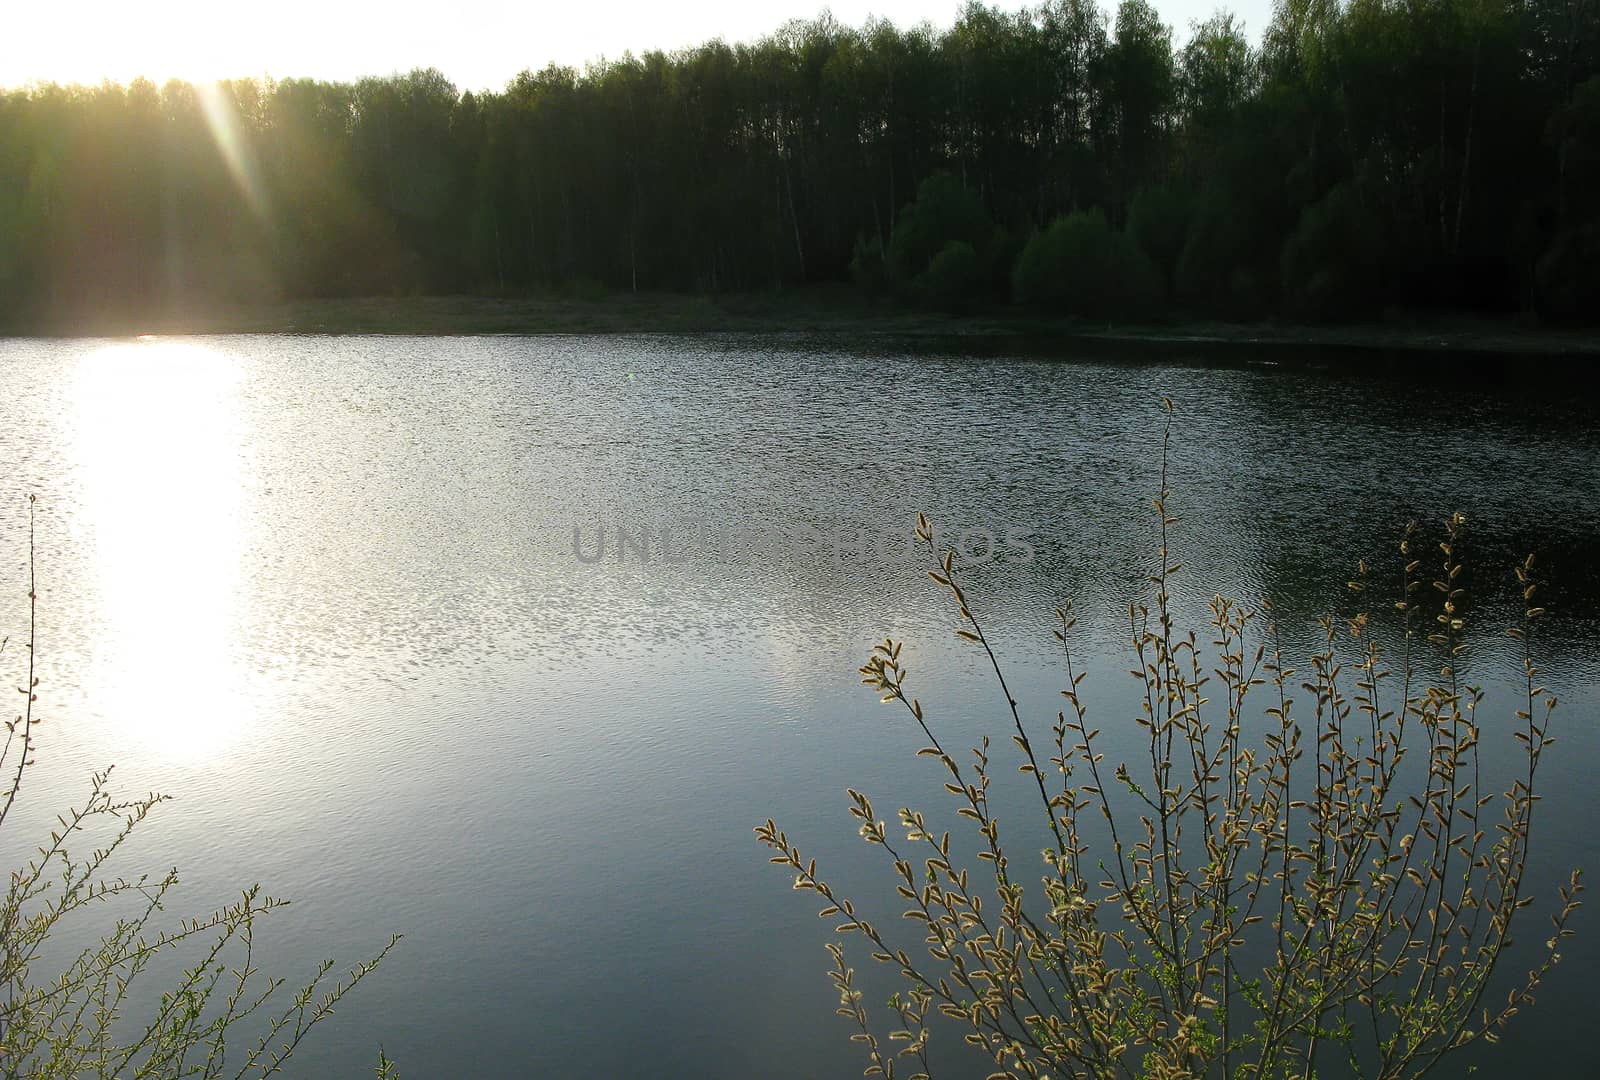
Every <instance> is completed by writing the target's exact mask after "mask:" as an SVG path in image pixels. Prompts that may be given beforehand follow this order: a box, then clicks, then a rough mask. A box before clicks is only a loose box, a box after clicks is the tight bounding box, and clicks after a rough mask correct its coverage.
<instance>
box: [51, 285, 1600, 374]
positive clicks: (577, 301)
mask: <svg viewBox="0 0 1600 1080" xmlns="http://www.w3.org/2000/svg"><path fill="white" fill-rule="evenodd" d="M21 329H22V331H23V332H24V333H28V334H31V335H35V336H40V335H42V336H83V335H88V336H114V337H129V336H134V335H139V334H163V335H167V334H239V333H301V334H551V333H557V334H560V333H571V334H578V333H584V334H588V333H603V334H610V333H669V334H670V333H684V334H690V333H784V334H789V333H802V334H807V333H815V334H832V333H838V334H850V335H863V334H869V335H879V336H888V337H896V336H948V337H970V338H991V339H1023V338H1026V339H1033V340H1036V341H1040V342H1044V343H1049V342H1056V341H1059V342H1062V343H1068V342H1071V341H1075V340H1076V341H1082V342H1086V343H1087V342H1096V343H1100V344H1101V345H1103V346H1128V347H1132V348H1138V347H1142V346H1153V347H1160V348H1165V349H1168V350H1170V349H1171V348H1172V347H1184V348H1187V349H1192V350H1206V349H1208V348H1210V347H1216V348H1218V349H1224V350H1234V349H1237V348H1238V347H1242V346H1252V345H1256V346H1267V347H1273V348H1278V349H1286V348H1291V347H1309V348H1310V349H1312V350H1332V351H1339V350H1358V351H1377V352H1385V353H1390V352H1406V353H1428V354H1434V355H1438V354H1451V353H1460V354H1471V355H1489V354H1500V355H1523V356H1544V357H1591V356H1600V332H1596V331H1584V330H1572V329H1545V328H1535V327H1527V326H1522V325H1519V324H1517V323H1515V322H1512V321H1510V320H1502V321H1493V320H1487V319H1481V318H1473V317H1448V318H1445V317H1437V316H1429V317H1421V316H1419V317H1417V318H1415V319H1395V320H1392V321H1387V322H1382V323H1362V324H1347V325H1331V326H1304V325H1293V324H1281V323H1249V324H1244V323H1220V322H1192V321H1172V322H1165V323H1152V324H1139V325H1133V324H1129V325H1108V324H1105V323H1098V322H1093V323H1091V322H1086V321H1083V320H1080V319H1065V318H1049V317H1040V316H1037V315H1032V314H1027V313H1023V312H1019V311H1014V310H1009V309H994V310H989V311H983V312H979V313H975V314H972V315H965V316H953V315H945V314H940V313H937V312H928V311H916V310H910V309H906V308H902V307H895V306H891V305H887V304H879V305H871V304H868V303H865V302H864V301H862V300H861V299H860V298H858V297H857V296H856V295H855V294H854V293H853V292H852V291H851V290H849V289H848V288H846V287H843V286H840V287H827V286H822V287H817V288H812V289H804V290H790V291H787V292H784V293H746V294H723V295H720V296H716V297H712V296H699V295H680V294H670V293H640V294H633V293H618V294H613V295H609V296H605V297H594V298H578V297H571V296H558V295H550V296H535V297H517V298H493V297H481V296H409V297H368V298H360V299H335V300H294V301H282V302H275V303H262V304H251V305H235V306H213V307H207V308H205V309H201V310H192V311H181V312H167V313H164V314H150V313H139V314H128V313H115V312H106V311H101V312H98V313H96V314H95V315H92V316H76V317H71V318H57V319H44V320H39V321H37V322H34V323H31V324H26V325H25V326H24V327H22V328H21Z"/></svg>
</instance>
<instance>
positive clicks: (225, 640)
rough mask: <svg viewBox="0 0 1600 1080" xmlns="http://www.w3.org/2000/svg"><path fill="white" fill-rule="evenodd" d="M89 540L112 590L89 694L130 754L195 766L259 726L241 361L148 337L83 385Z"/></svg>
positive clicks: (95, 637) (80, 442)
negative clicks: (243, 635)
mask: <svg viewBox="0 0 1600 1080" xmlns="http://www.w3.org/2000/svg"><path fill="white" fill-rule="evenodd" d="M72 389H73V393H72V399H73V402H74V420H75V457H76V462H77V466H78V470H79V475H80V481H81V490H82V493H83V505H82V517H81V519H80V520H81V521H82V522H83V533H82V535H81V536H80V540H81V541H82V542H83V543H84V544H85V546H86V549H87V551H86V554H89V555H90V565H91V566H92V567H93V570H94V577H95V585H96V587H97V593H96V595H95V598H94V601H93V610H94V613H95V614H94V624H95V629H94V631H93V634H92V638H91V642H90V657H89V671H88V672H87V673H86V676H87V678H86V685H85V687H84V689H85V691H86V692H87V694H88V697H89V700H90V701H91V702H94V703H95V708H96V711H97V712H99V713H100V714H101V715H103V716H104V717H105V720H106V723H107V724H108V725H110V728H111V730H112V732H114V733H115V735H116V738H117V741H118V743H119V744H122V747H123V748H125V749H128V750H134V751H142V752H145V753H150V754H154V755H159V756H161V757H164V758H167V759H173V760H181V761H189V762H194V761H197V760H200V759H206V758H212V757H215V756H217V755H219V754H221V753H222V752H224V751H225V750H226V749H227V748H228V747H229V746H230V745H231V744H233V743H234V742H235V741H236V740H237V739H238V737H239V735H240V734H241V733H242V732H243V731H244V730H245V729H246V728H247V727H248V725H249V724H250V722H251V720H252V716H251V712H250V709H249V695H248V693H247V692H246V687H245V668H244V665H243V664H241V662H240V661H239V659H238V657H237V656H236V654H235V649H234V643H235V642H237V641H238V639H239V629H240V619H241V613H242V611H241V609H242V604H241V596H242V588H241V564H242V561H243V557H244V542H245V522H244V517H243V511H244V505H243V503H244V499H245V494H244V492H243V480H244V475H243V467H242V461H243V458H242V454H243V450H244V442H243V428H242V420H241V409H240V402H239V376H238V372H237V370H236V368H235V367H234V366H233V364H232V363H231V362H230V360H229V358H228V357H226V356H225V355H222V354H220V353H218V352H215V351H213V350H211V349H207V348H204V347H201V346H198V345H193V344H187V343H175V342H168V341H160V340H154V341H150V340H143V339H141V340H140V341H139V342H138V343H136V344H133V343H123V344H116V345H111V346H108V347H106V348H103V349H100V350H97V351H95V352H92V353H89V354H87V355H85V356H84V357H83V359H82V360H81V361H80V362H79V364H78V367H77V370H76V372H75V378H74V382H73V388H72Z"/></svg>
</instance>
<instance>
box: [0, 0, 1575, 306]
mask: <svg viewBox="0 0 1600 1080" xmlns="http://www.w3.org/2000/svg"><path fill="white" fill-rule="evenodd" d="M842 279H850V280H854V281H855V282H857V283H858V284H859V285H860V287H861V288H862V289H863V290H864V291H865V292H867V293H869V294H873V295H883V296H893V297H899V298H901V299H903V300H907V301H911V302H918V303H926V304H931V305H938V306H941V307H948V308H960V307H963V306H972V305H979V304H985V303H1002V302H1007V301H1015V302H1018V303H1021V304H1024V305H1029V306H1031V307H1033V308H1036V309H1042V310H1048V311H1051V312H1055V313H1063V314H1079V315H1084V316H1089V317H1131V316H1139V315H1150V314H1160V313H1171V312H1181V313H1185V314H1188V315H1192V316H1216V317H1226V318H1251V317H1257V316H1263V315H1279V316H1286V317H1290V318H1300V319H1337V318H1359V317H1372V316H1376V315H1380V314H1382V313H1383V312H1384V311H1385V310H1386V309H1390V308H1400V309H1422V308H1447V309H1453V310H1473V311H1485V312H1496V313H1523V314H1535V313H1536V314H1537V315H1539V316H1541V317H1544V318H1556V319H1593V318H1594V315H1595V310H1596V308H1597V307H1600V304H1596V299H1597V298H1600V5H1596V4H1595V3H1594V0H1520V2H1519V0H1346V2H1343V3H1340V2H1337V0H1281V2H1280V4H1279V6H1278V7H1277V9H1276V10H1275V13H1274V16H1273V18H1272V21H1271V23H1270V25H1269V26H1268V27H1267V28H1265V31H1264V33H1263V35H1262V38H1261V42H1260V45H1259V46H1256V45H1254V44H1252V42H1251V40H1250V39H1249V38H1248V37H1247V36H1246V34H1245V32H1244V29H1243V27H1242V26H1241V25H1240V24H1239V23H1238V22H1237V21H1236V20H1235V19H1234V18H1233V17H1231V16H1229V15H1227V14H1218V15H1216V16H1215V17H1213V18H1211V19H1210V20H1208V21H1206V22H1204V23H1201V24H1198V25H1195V26H1193V27H1191V28H1188V32H1187V33H1186V34H1185V35H1184V39H1183V43H1182V44H1181V45H1180V44H1178V38H1177V36H1175V34H1174V31H1173V29H1172V28H1170V27H1168V26H1166V25H1164V24H1163V23H1162V22H1161V20H1160V18H1159V17H1158V15H1157V13H1156V12H1155V10H1154V9H1153V8H1152V7H1151V6H1150V5H1149V4H1148V3H1146V2H1145V0H1123V2H1122V3H1121V4H1120V6H1118V7H1117V8H1116V10H1115V11H1114V12H1110V11H1105V10H1102V9H1100V8H1098V7H1097V6H1095V5H1094V3H1093V2H1092V0H1050V2H1049V3H1046V4H1044V5H1043V6H1041V7H1037V8H1031V9H1028V10H1025V11H1023V12H1021V13H1017V14H1013V13H1009V12H1002V11H998V10H995V9H991V8H988V7H984V6H982V5H980V4H976V3H974V4H971V5H969V6H967V7H966V8H965V9H964V10H963V11H962V12H961V13H960V14H959V16H958V18H957V19H956V21H955V22H954V24H953V25H952V26H951V27H949V28H948V29H944V30H938V29H935V28H932V27H929V26H923V27H918V28H911V29H902V28H897V27H895V26H893V25H891V24H889V23H887V22H881V21H878V22H869V23H868V24H867V25H865V26H864V27H861V28H851V27H847V26H844V25H841V24H839V23H838V22H837V21H835V20H834V19H833V18H832V17H830V16H828V15H827V14H824V15H822V16H821V17H819V18H817V19H815V20H812V21H809V22H794V23H789V24H787V25H785V26H783V27H782V28H781V29H779V30H778V31H777V32H775V33H774V34H772V35H771V36H770V37H767V38H765V39H763V40H761V41H758V42H754V43H750V44H738V45H729V44H725V43H723V42H721V41H712V42H709V43H707V44H704V45H701V46H700V47H698V48H691V49H686V50H682V51H679V52H675V53H670V54H669V53H661V52H650V53H646V54H644V55H642V56H638V57H634V56H631V55H630V56H625V57H624V58H622V59H621V60H618V61H614V62H605V63H600V64H595V65H591V66H590V67H588V68H587V69H585V70H583V71H578V70H574V69H572V68H567V67H556V66H551V67H547V68H545V69H544V70H542V71H537V72H534V71H529V72H525V73H523V74H522V75H519V76H518V77H517V78H515V79H514V80H513V81H512V82H511V83H510V84H509V85H508V86H506V88H505V89H504V90H503V91H501V92H498V93H482V94H475V93H460V92H458V90H457V88H456V87H454V86H453V85H451V83H450V82H449V81H448V80H447V79H446V78H445V77H444V76H443V75H441V74H440V73H439V72H437V71H433V70H424V71H414V72H411V73H409V74H405V75H395V76H390V77H384V78H367V79H363V80H361V81H359V82H356V83H353V84H348V83H329V82H320V81H313V80H307V79H284V80H282V81H270V80H251V79H243V80H235V81H231V82H225V83H222V84H218V85H217V86H216V87H215V88H212V87H202V86H195V85H190V84H187V83H183V82H169V83H167V84H166V85H165V86H162V87H157V86H155V85H153V84H152V83H150V82H148V81H142V80H141V81H135V82H134V83H132V84H131V85H128V86H118V85H112V84H106V85H102V86H98V87H63V86H54V85H47V86H34V87H30V88H27V89H19V90H12V91H8V92H3V93H0V321H7V320H9V322H11V323H12V324H27V323H28V322H30V321H32V320H43V319H46V318H62V317H68V318H70V317H71V316H72V315H73V314H74V313H79V312H86V311H104V310H116V311H134V312H138V311H172V310H190V309H193V308H194V307H196V306H197V305H203V304H207V303H215V302H222V301H226V302H250V301H255V300H262V299H275V298H283V297H331V296H353V295H376V294H384V295H392V294H396V293H399V294H409V293H419V292H428V293H460V292H469V293H485V294H495V295H513V294H519V293H524V292H531V291H537V290H549V289H562V288H565V289H575V290H578V291H580V292H581V293H583V294H586V295H587V294H589V293H591V292H598V291H599V290H603V289H648V290H684V291H697V292H720V291H726V290H755V289H771V288H784V287H789V286H794V285H797V284H802V283H807V282H818V281H829V280H842Z"/></svg>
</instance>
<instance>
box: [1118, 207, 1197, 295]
mask: <svg viewBox="0 0 1600 1080" xmlns="http://www.w3.org/2000/svg"><path fill="white" fill-rule="evenodd" d="M1188 229H1189V205H1188V201H1187V200H1186V199H1185V198H1184V197H1183V196H1182V195H1180V194H1179V193H1178V192H1176V191H1174V190H1173V189H1172V188H1168V187H1145V188H1140V189H1139V193H1138V194H1137V195H1135V196H1134V197H1133V205H1132V206H1130V207H1129V208H1128V227H1127V233H1128V235H1129V236H1130V237H1132V239H1133V242H1134V243H1135V244H1137V245H1138V246H1139V250H1140V251H1143V252H1144V253H1145V255H1147V256H1148V257H1149V259H1150V261H1151V262H1152V263H1154V264H1155V266H1156V268H1157V269H1158V270H1159V271H1160V273H1161V281H1162V286H1163V289H1164V291H1165V292H1168V293H1170V292H1171V289H1172V279H1173V275H1174V274H1175V273H1176V271H1177V266H1178V256H1179V255H1181V254H1182V253H1183V243H1184V239H1185V236H1186V234H1187V232H1188Z"/></svg>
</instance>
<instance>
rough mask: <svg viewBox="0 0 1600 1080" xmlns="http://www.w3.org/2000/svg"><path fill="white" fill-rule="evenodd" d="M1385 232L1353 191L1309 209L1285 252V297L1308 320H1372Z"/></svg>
mask: <svg viewBox="0 0 1600 1080" xmlns="http://www.w3.org/2000/svg"><path fill="white" fill-rule="evenodd" d="M1381 253H1382V232H1381V226H1380V224H1379V222H1378V221H1377V219H1376V218H1375V217H1374V216H1373V214H1372V211H1371V210H1370V209H1368V208H1367V206H1366V205H1365V203H1364V202H1363V201H1362V198H1361V194H1360V192H1359V191H1357V190H1356V189H1355V188H1354V187H1353V186H1352V185H1349V184H1341V185H1340V186H1338V187H1336V188H1334V189H1333V190H1332V191H1330V192H1329V193H1328V194H1327V195H1326V196H1325V197H1324V198H1323V199H1322V201H1321V202H1318V203H1316V204H1315V205H1313V206H1308V207H1306V210H1305V212H1304V213H1303V214H1301V215H1300V224H1299V226H1298V227H1297V228H1296V229H1295V231H1294V234H1293V235H1292V236H1290V237H1289V240H1288V242H1287V243H1286V244H1285V245H1284V248H1283V294H1284V299H1285V301H1286V303H1287V304H1288V306H1289V310H1290V311H1291V312H1293V313H1294V314H1296V315H1298V316H1300V317H1302V318H1307V319H1319V320H1321V319H1344V318H1355V317H1359V316H1363V315H1371V314H1373V313H1374V312H1375V311H1376V310H1377V308H1378V307H1379V306H1380V305H1379V301H1380V299H1381V297H1382V291H1381V281H1382V277H1381V270H1382V267H1381Z"/></svg>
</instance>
